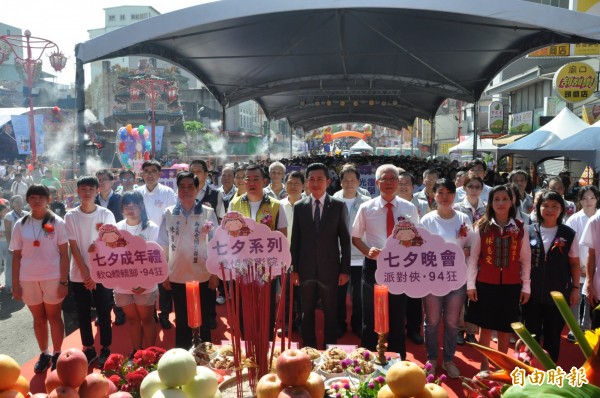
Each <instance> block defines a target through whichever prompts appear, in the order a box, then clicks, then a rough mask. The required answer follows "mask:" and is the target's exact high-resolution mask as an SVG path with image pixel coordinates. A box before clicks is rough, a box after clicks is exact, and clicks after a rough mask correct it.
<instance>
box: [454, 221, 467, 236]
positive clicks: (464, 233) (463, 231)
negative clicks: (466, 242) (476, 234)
mask: <svg viewBox="0 0 600 398" xmlns="http://www.w3.org/2000/svg"><path fill="white" fill-rule="evenodd" d="M468 233H469V228H468V227H467V225H466V224H465V223H462V225H461V226H460V228H458V231H457V232H456V237H457V238H466V237H467V234H468Z"/></svg>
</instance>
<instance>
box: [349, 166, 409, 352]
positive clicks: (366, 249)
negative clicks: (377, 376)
mask: <svg viewBox="0 0 600 398" xmlns="http://www.w3.org/2000/svg"><path fill="white" fill-rule="evenodd" d="M375 180H376V184H377V187H378V188H379V192H380V196H378V197H376V198H373V199H371V200H369V201H367V202H365V203H363V204H362V205H361V206H360V208H359V209H358V214H357V215H356V219H355V220H354V224H353V225H352V244H353V245H354V246H356V248H358V250H360V251H361V252H362V253H363V254H364V255H365V262H364V265H363V274H362V275H363V280H362V303H363V330H362V340H361V346H362V347H365V348H367V349H369V350H373V351H374V350H375V349H376V345H377V335H376V334H375V330H374V329H375V325H374V323H375V321H374V311H373V301H374V299H373V294H374V293H373V286H374V285H375V283H376V282H375V270H376V269H377V257H378V256H379V253H380V252H381V250H382V249H383V247H384V246H385V242H386V240H387V238H388V236H390V235H391V233H392V230H393V228H394V225H395V223H396V221H397V220H398V219H399V218H400V217H403V218H405V219H407V220H409V221H410V222H412V223H413V224H415V225H416V224H418V223H419V215H418V213H417V208H416V206H415V205H414V204H412V203H410V202H409V201H406V200H404V199H401V198H399V197H398V196H396V191H397V190H398V169H397V168H396V166H394V165H392V164H384V165H381V166H379V167H378V168H377V171H376V172H375ZM406 301H407V296H406V295H405V294H400V295H395V294H390V295H389V306H390V308H393V309H394V310H393V315H392V314H391V312H390V320H389V324H390V331H389V335H388V351H392V352H397V353H398V354H399V355H400V357H401V358H402V359H403V360H404V359H406V332H405V328H404V323H405V320H406Z"/></svg>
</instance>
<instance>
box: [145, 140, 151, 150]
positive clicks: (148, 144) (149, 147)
mask: <svg viewBox="0 0 600 398" xmlns="http://www.w3.org/2000/svg"><path fill="white" fill-rule="evenodd" d="M146 150H147V151H151V150H152V143H151V142H150V141H146Z"/></svg>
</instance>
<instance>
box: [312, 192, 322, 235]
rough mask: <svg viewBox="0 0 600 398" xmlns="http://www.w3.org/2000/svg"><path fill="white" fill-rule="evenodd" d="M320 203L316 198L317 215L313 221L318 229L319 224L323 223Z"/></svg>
mask: <svg viewBox="0 0 600 398" xmlns="http://www.w3.org/2000/svg"><path fill="white" fill-rule="evenodd" d="M319 205H320V202H319V200H318V199H317V200H315V216H314V217H313V221H314V223H315V228H317V229H319V224H320V223H321V207H320V206H319Z"/></svg>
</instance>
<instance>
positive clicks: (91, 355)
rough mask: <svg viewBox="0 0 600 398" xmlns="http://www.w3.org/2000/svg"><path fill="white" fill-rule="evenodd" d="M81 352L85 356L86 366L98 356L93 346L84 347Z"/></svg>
mask: <svg viewBox="0 0 600 398" xmlns="http://www.w3.org/2000/svg"><path fill="white" fill-rule="evenodd" d="M83 353H84V354H85V357H86V358H87V361H88V366H90V365H91V364H92V363H93V362H94V361H95V360H96V359H97V358H98V354H97V353H96V350H95V349H93V348H86V349H85V350H84V351H83Z"/></svg>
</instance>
